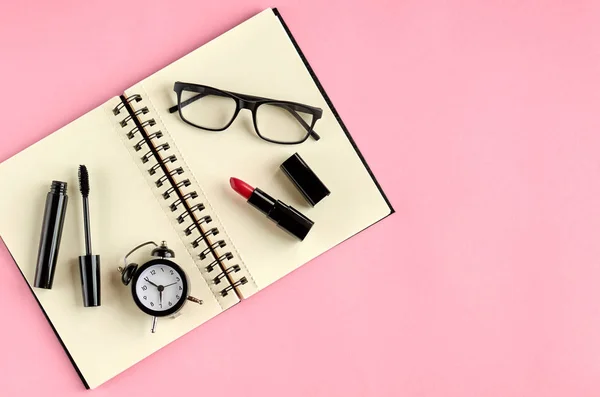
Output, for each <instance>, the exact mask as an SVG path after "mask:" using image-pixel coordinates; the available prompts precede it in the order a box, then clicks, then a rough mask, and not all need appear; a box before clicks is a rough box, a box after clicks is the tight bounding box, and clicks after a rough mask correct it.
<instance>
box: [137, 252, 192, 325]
mask: <svg viewBox="0 0 600 397" xmlns="http://www.w3.org/2000/svg"><path fill="white" fill-rule="evenodd" d="M132 293H133V300H134V301H135V303H136V304H137V305H138V307H139V308H140V309H141V310H142V311H143V312H144V313H147V314H149V315H151V316H156V317H163V316H168V315H170V314H173V313H175V312H176V311H178V310H179V309H181V306H183V304H184V303H185V300H186V299H187V294H188V284H187V279H186V276H185V273H184V272H183V270H182V269H181V268H180V267H179V266H178V265H177V264H175V263H174V262H171V261H169V260H167V259H154V260H151V261H150V262H146V263H145V264H143V265H142V266H140V268H139V269H138V270H137V272H136V273H135V276H134V277H133V280H132Z"/></svg>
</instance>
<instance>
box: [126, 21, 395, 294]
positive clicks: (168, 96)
mask: <svg viewBox="0 0 600 397" xmlns="http://www.w3.org/2000/svg"><path fill="white" fill-rule="evenodd" d="M175 81H184V82H190V83H198V84H205V85H210V86H213V87H216V88H220V89H224V90H229V91H234V92H239V93H244V94H249V95H257V96H263V97H269V98H273V99H282V100H289V101H295V102H300V103H305V104H307V105H312V106H318V107H320V108H322V109H323V111H324V114H323V117H322V119H321V120H319V121H318V122H317V124H316V126H315V130H316V131H317V132H318V133H319V134H320V135H321V140H319V141H313V140H310V139H309V140H307V141H306V142H304V143H302V144H300V145H292V146H286V145H278V144H273V143H269V142H266V141H263V140H262V139H260V138H259V137H258V136H257V135H256V133H255V132H254V129H253V127H252V116H251V113H250V112H248V111H246V110H242V111H241V112H240V115H239V116H238V118H237V119H236V120H235V122H234V123H233V124H232V125H231V126H230V127H229V128H228V129H227V130H225V131H222V132H210V131H204V130H200V129H198V128H195V127H192V126H190V125H188V124H186V123H184V122H183V121H182V120H181V119H180V118H179V116H178V114H176V113H174V114H170V113H168V111H167V109H168V108H169V107H171V106H173V105H175V104H176V103H177V102H176V101H177V100H176V95H175V93H174V92H173V83H174V82H175ZM127 94H128V95H133V94H141V95H142V96H143V97H144V106H148V107H149V108H150V114H151V115H152V116H153V117H154V118H155V119H156V120H157V121H158V123H159V124H158V125H157V126H156V127H155V129H159V130H161V131H163V132H166V133H167V134H168V135H169V136H170V140H171V141H172V142H173V143H174V144H175V145H176V146H177V148H178V150H179V151H180V152H181V153H182V155H183V158H184V159H185V163H186V164H187V166H188V167H189V169H190V170H191V171H192V173H193V175H194V177H195V179H196V180H197V181H198V184H199V186H201V188H202V190H203V191H204V192H205V194H206V196H207V198H208V201H209V202H210V203H211V205H212V206H213V208H214V212H215V213H216V214H218V216H219V219H220V222H221V223H222V224H223V226H224V229H225V230H226V232H227V235H228V236H229V237H230V240H231V241H232V242H233V245H234V247H233V248H234V249H235V250H237V252H238V253H239V254H240V255H241V258H242V260H243V262H244V263H245V266H246V268H247V270H248V272H249V274H250V277H251V279H252V281H253V282H254V283H256V286H257V288H253V287H252V286H251V287H248V288H242V289H241V292H242V293H243V294H244V296H246V297H247V296H249V295H251V294H252V293H253V292H255V291H256V290H257V289H261V288H264V287H266V286H267V285H269V284H271V283H272V282H274V281H276V280H277V279H279V278H281V277H283V276H284V275H286V274H287V273H289V272H291V271H293V270H294V269H296V268H298V267H299V266H301V265H302V264H304V263H306V262H308V261H309V260H311V259H313V258H314V257H316V256H318V255H320V254H321V253H323V252H325V251H326V250H328V249H330V248H332V247H333V246H335V245H336V244H338V243H340V242H342V241H344V240H345V239H347V238H349V237H351V236H352V235H354V234H356V233H358V232H359V231H361V230H363V229H365V228H366V227H368V226H370V225H372V224H373V223H375V222H377V221H378V220H380V219H382V218H383V217H385V216H387V215H389V214H390V211H391V210H390V207H389V206H388V204H387V203H386V201H385V200H384V198H383V196H382V194H381V193H380V191H379V190H378V188H377V186H376V185H375V183H374V182H373V180H372V178H371V176H370V175H369V173H368V171H367V170H366V168H365V166H364V165H363V163H362V162H361V160H360V158H359V157H358V155H357V153H356V151H355V149H354V148H353V147H352V145H351V143H350V142H349V140H348V138H347V137H346V135H345V133H344V131H343V130H342V128H341V126H340V124H339V123H338V122H337V120H336V119H335V117H334V115H333V113H332V111H331V110H330V109H329V107H328V105H327V103H326V101H325V99H324V98H323V96H322V95H321V93H320V91H319V89H318V87H317V86H316V84H315V82H314V81H313V79H312V77H311V76H310V74H309V72H308V70H307V69H306V66H305V65H304V63H303V62H302V60H301V58H300V56H299V55H298V52H297V51H296V49H295V48H294V46H293V44H292V42H291V40H290V38H289V37H288V35H287V33H286V32H285V30H284V28H283V26H282V24H281V22H280V21H279V18H278V17H277V16H276V15H275V14H274V12H273V10H271V9H267V10H265V11H263V12H261V13H260V14H258V15H256V16H254V17H252V18H251V19H249V20H247V21H246V22H244V23H242V24H241V25H239V26H237V27H235V28H233V29H232V30H230V31H228V32H227V33H225V34H223V35H221V36H219V37H218V38H217V39H215V40H213V41H211V42H209V43H208V44H205V45H204V46H202V47H201V48H199V49H197V50H196V51H194V52H192V53H190V54H188V55H186V56H185V57H183V58H181V59H180V60H178V61H176V62H174V63H172V64H171V65H169V66H167V67H165V68H164V69H162V70H160V71H159V72H157V73H155V74H153V75H151V76H150V77H148V78H146V79H145V80H143V81H142V82H140V83H138V84H136V85H135V86H133V87H131V88H130V89H129V90H127ZM150 131H152V129H151V130H150ZM296 151H297V152H299V153H300V155H301V156H302V157H303V158H304V160H305V161H306V162H307V163H308V164H309V165H310V166H311V167H312V169H313V170H314V171H315V173H316V174H317V175H318V176H319V177H320V178H321V180H322V181H323V182H324V183H325V185H326V186H327V187H328V188H329V190H330V191H331V195H330V196H328V197H326V198H325V199H323V201H322V202H320V203H318V204H317V205H316V206H315V207H314V208H311V207H309V206H308V204H307V203H306V202H305V201H304V199H303V198H302V197H301V196H300V193H298V191H297V190H296V188H295V187H294V186H293V185H292V183H291V182H290V181H289V180H287V179H286V177H285V176H284V174H283V172H282V171H281V170H280V169H279V165H280V164H281V163H282V162H283V161H284V160H285V159H287V158H288V157H289V156H290V155H292V154H293V153H294V152H296ZM230 177H238V178H240V179H242V180H244V181H246V182H248V183H250V184H251V185H253V186H255V187H260V188H261V189H263V190H264V191H266V192H267V193H269V194H271V195H273V196H274V197H275V198H278V199H280V200H282V201H284V202H285V203H287V204H288V205H292V206H293V207H295V208H296V209H298V210H300V211H301V212H303V213H304V214H305V215H307V216H308V217H309V218H311V219H312V220H313V221H315V225H314V227H313V228H312V230H311V231H310V233H309V234H308V236H307V237H306V239H305V240H304V241H302V242H300V241H298V240H297V239H295V238H294V237H291V236H289V235H288V234H286V233H284V232H283V231H281V230H279V229H278V228H277V227H276V225H275V224H274V223H273V222H271V221H270V220H269V219H267V218H266V217H265V216H264V215H263V214H262V213H260V212H258V211H257V210H255V209H254V208H252V207H250V206H249V205H248V204H246V203H245V201H244V200H243V199H242V198H241V197H240V196H238V195H237V194H236V193H235V192H233V191H232V190H231V188H230V186H229V178H230Z"/></svg>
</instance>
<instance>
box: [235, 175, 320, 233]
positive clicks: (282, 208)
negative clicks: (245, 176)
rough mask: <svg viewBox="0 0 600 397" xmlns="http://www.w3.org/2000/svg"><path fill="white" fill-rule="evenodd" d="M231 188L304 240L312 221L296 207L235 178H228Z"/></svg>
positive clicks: (312, 223) (280, 225)
mask: <svg viewBox="0 0 600 397" xmlns="http://www.w3.org/2000/svg"><path fill="white" fill-rule="evenodd" d="M229 184H230V185H231V188H232V189H233V190H235V191H236V192H238V193H239V195H240V196H242V197H243V198H245V199H246V200H247V201H248V203H249V204H250V205H252V206H253V207H255V208H257V209H258V210H259V211H260V212H262V213H263V214H265V215H267V218H269V219H271V220H272V221H274V222H276V223H277V225H278V226H279V227H281V228H282V229H283V230H285V231H287V232H289V233H291V234H292V235H294V236H296V237H298V238H299V239H300V240H304V238H305V237H306V235H307V234H308V232H309V231H310V229H311V228H312V226H313V225H314V222H313V221H311V220H310V219H308V218H307V217H306V216H304V215H303V214H301V213H300V211H298V210H297V209H295V208H294V207H292V206H289V205H287V204H285V203H283V202H282V201H280V200H275V199H274V198H273V197H271V196H269V195H268V194H267V193H265V192H264V191H262V190H261V189H259V188H253V187H252V186H250V185H248V184H247V183H246V182H244V181H242V180H239V179H237V178H230V179H229Z"/></svg>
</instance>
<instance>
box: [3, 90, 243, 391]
mask: <svg viewBox="0 0 600 397" xmlns="http://www.w3.org/2000/svg"><path fill="white" fill-rule="evenodd" d="M119 102H120V101H119V98H114V99H112V100H110V101H108V102H107V103H105V104H104V105H102V106H101V107H99V108H97V109H95V110H93V111H91V112H89V113H87V114H86V115H84V116H82V117H81V118H79V119H77V120H75V121H74V122H72V123H70V124H69V125H67V126H66V127H64V128H62V129H61V130H59V131H57V132H55V133H53V134H52V135H50V136H48V137H47V138H45V139H43V140H41V141H40V142H38V143H36V144H34V145H33V146H31V147H29V148H28V149H26V150H24V151H23V152H21V153H19V154H17V155H15V156H14V157H12V158H10V159H8V160H7V161H5V162H3V163H2V164H0V183H1V184H2V185H3V186H10V191H9V192H7V193H6V194H2V195H0V235H1V236H2V239H3V240H4V242H5V244H6V245H7V247H8V249H9V250H10V252H11V254H12V256H13V257H14V259H15V261H16V263H17V265H18V266H19V268H20V270H21V272H22V273H23V275H24V276H25V278H26V280H27V282H28V283H29V284H30V285H31V286H32V285H33V279H34V274H35V267H36V259H37V250H38V242H39V238H40V231H41V224H42V215H43V212H44V202H45V199H46V193H47V192H48V191H49V187H50V183H51V181H52V180H61V181H65V182H67V183H68V196H69V202H68V206H67V213H66V217H65V223H64V228H63V235H62V243H61V246H60V252H59V258H58V263H57V265H56V273H55V276H54V284H53V288H52V289H51V290H44V289H38V288H33V289H32V290H33V292H34V294H35V295H36V297H37V299H38V300H39V301H40V303H41V304H42V306H43V308H44V310H45V312H46V314H47V315H48V317H49V318H50V321H51V322H52V324H53V326H54V327H55V329H56V331H57V333H58V334H59V336H60V338H61V339H62V341H63V343H64V344H65V345H66V348H67V349H68V351H69V353H70V355H71V357H72V358H73V360H74V361H75V363H76V365H77V367H78V368H79V371H80V372H81V374H82V376H83V378H84V379H85V381H86V382H87V384H88V385H89V386H90V387H92V388H93V387H95V386H98V385H99V384H101V383H103V382H104V381H106V380H108V379H109V378H111V377H113V376H115V375H117V374H118V373H119V372H121V371H123V370H125V369H127V368H128V367H130V366H132V365H133V364H135V363H136V362H138V361H140V360H142V359H143V358H144V357H146V356H148V355H150V354H151V353H153V352H154V351H156V350H158V349H160V348H161V347H163V346H165V345H166V344H168V343H169V342H171V341H173V340H174V339H176V338H178V337H179V336H181V335H183V334H185V333H186V332H188V331H190V330H192V329H193V328H195V327H196V326H198V325H200V324H201V323H203V322H205V321H206V320H208V319H210V318H212V317H214V316H215V315H217V314H218V313H220V312H221V311H222V310H223V308H222V307H221V305H223V306H227V305H228V304H229V305H230V304H231V303H232V302H221V303H220V302H218V301H217V299H216V298H215V297H214V295H213V293H212V292H211V290H210V287H209V286H208V285H207V283H206V281H205V280H204V278H203V277H202V275H201V273H200V271H199V270H198V268H197V267H196V264H195V263H194V261H193V259H192V257H191V256H190V255H189V254H188V252H187V249H186V247H185V246H184V245H183V244H182V242H181V239H180V237H179V230H176V229H175V228H174V226H173V223H172V219H170V218H169V216H168V214H167V213H165V212H164V210H163V208H162V207H161V204H160V202H159V201H158V200H157V199H156V197H155V195H154V192H153V188H152V187H151V185H150V182H149V181H148V180H147V178H146V177H145V176H144V171H143V168H144V167H143V166H142V165H141V164H140V162H139V161H138V160H139V156H136V155H135V152H134V151H133V149H132V147H131V144H130V143H129V142H127V139H126V138H124V137H123V136H122V134H121V132H122V129H120V128H118V126H117V125H116V122H117V119H116V117H115V116H114V115H113V114H112V112H111V109H112V108H113V107H114V106H116V105H117V104H118V103H119ZM79 164H85V165H86V166H87V168H88V170H89V172H90V183H91V192H90V207H91V208H90V210H91V227H92V242H93V253H95V254H99V255H100V256H101V277H102V280H101V281H102V283H101V285H102V297H101V298H102V306H100V307H91V308H85V307H83V301H82V296H81V286H80V278H79V277H80V276H79V267H78V256H79V255H82V254H84V251H85V246H84V240H83V226H82V225H83V220H82V200H81V195H80V192H79V187H78V181H77V167H78V165H79ZM147 240H166V241H167V242H168V244H169V246H170V247H171V248H172V249H173V250H174V251H175V253H176V258H175V261H176V262H177V263H178V264H179V265H181V266H182V267H183V268H184V269H185V271H186V273H187V274H188V277H189V279H190V285H191V294H192V295H193V296H196V297H198V298H200V299H202V300H204V304H203V305H202V306H199V305H196V304H191V303H190V304H186V305H185V306H184V308H183V309H182V311H183V314H182V315H181V316H179V317H177V318H175V319H169V318H164V319H159V321H158V327H157V332H156V333H155V334H151V333H150V327H151V317H150V316H148V315H146V314H144V313H143V312H142V311H140V310H139V309H138V308H137V307H136V306H135V304H134V302H133V300H132V298H131V289H130V287H125V286H124V285H123V284H122V283H121V281H120V274H119V273H118V272H117V270H116V269H117V266H119V265H120V264H121V263H122V258H123V256H124V255H125V254H126V253H127V252H128V251H129V250H130V249H131V248H133V247H134V246H135V245H137V244H139V243H141V242H143V241H147ZM148 259H149V257H148V255H144V254H143V253H142V254H139V255H137V256H135V257H133V258H132V260H134V261H136V263H143V262H144V261H146V260H148ZM6 266H12V264H6ZM236 301H237V300H236Z"/></svg>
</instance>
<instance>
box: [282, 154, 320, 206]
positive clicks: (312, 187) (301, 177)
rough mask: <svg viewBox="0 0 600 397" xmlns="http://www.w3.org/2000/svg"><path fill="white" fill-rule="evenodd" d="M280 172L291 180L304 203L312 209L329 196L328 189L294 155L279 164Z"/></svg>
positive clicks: (298, 156) (306, 165) (296, 155)
mask: <svg viewBox="0 0 600 397" xmlns="http://www.w3.org/2000/svg"><path fill="white" fill-rule="evenodd" d="M280 167H281V170H282V171H283V172H284V173H285V174H286V175H287V176H288V177H289V178H290V179H291V181H292V183H293V184H294V186H296V187H297V188H298V190H300V193H302V195H303V196H304V198H305V199H306V201H308V202H309V203H310V205H312V206H313V207H314V206H315V205H316V204H317V203H318V202H319V201H321V200H323V199H324V198H325V197H327V196H329V193H330V191H329V189H327V186H325V184H324V183H323V182H321V180H320V179H319V177H318V176H317V175H316V174H315V173H314V172H313V170H311V169H310V167H309V166H308V164H306V162H305V161H304V160H303V159H302V157H300V155H299V154H298V153H294V154H293V155H292V156H291V157H290V158H288V159H287V160H285V161H284V162H283V163H282V164H281V166H280Z"/></svg>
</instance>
